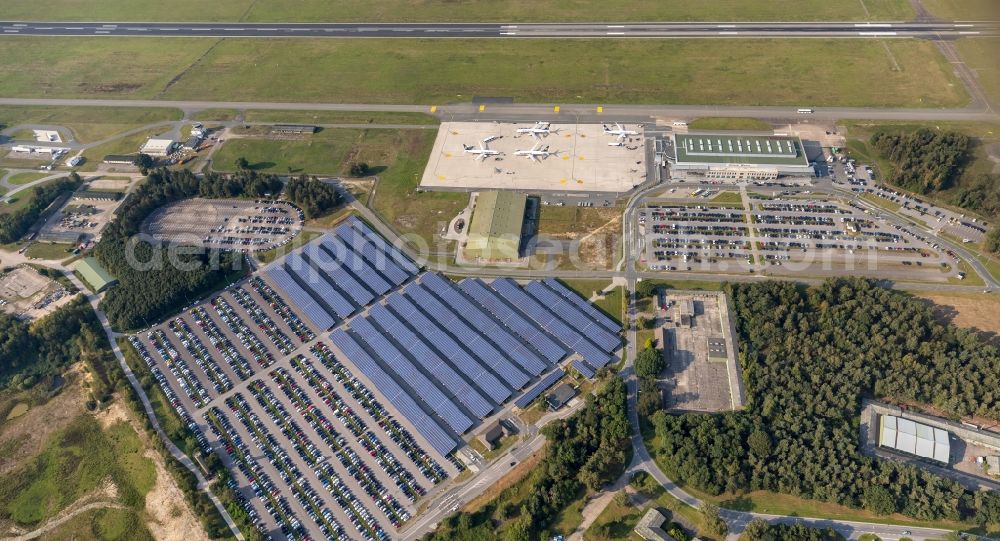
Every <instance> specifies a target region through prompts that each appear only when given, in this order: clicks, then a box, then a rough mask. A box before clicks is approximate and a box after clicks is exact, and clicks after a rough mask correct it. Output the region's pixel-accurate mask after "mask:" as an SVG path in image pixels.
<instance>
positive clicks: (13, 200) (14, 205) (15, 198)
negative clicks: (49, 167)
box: [0, 179, 56, 214]
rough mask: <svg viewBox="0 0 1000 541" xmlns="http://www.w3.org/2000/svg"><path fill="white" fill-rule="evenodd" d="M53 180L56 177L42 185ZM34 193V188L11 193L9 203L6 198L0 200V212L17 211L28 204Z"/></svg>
mask: <svg viewBox="0 0 1000 541" xmlns="http://www.w3.org/2000/svg"><path fill="white" fill-rule="evenodd" d="M53 180H56V179H52V180H48V181H45V182H43V183H42V185H45V184H49V183H50V182H52V181H53ZM34 193H35V190H34V188H30V189H27V190H22V191H20V192H18V193H17V194H15V195H12V196H11V197H10V202H9V203H8V202H7V199H4V200H3V201H0V214H9V213H11V212H15V211H18V210H20V209H22V208H24V207H26V206H28V203H30V202H31V200H32V199H34Z"/></svg>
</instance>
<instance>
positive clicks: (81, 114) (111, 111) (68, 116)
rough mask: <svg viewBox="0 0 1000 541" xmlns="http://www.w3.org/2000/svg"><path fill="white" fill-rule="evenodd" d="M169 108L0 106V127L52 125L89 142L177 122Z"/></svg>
mask: <svg viewBox="0 0 1000 541" xmlns="http://www.w3.org/2000/svg"><path fill="white" fill-rule="evenodd" d="M180 118H181V112H180V110H178V109H171V108H166V107H165V108H149V109H145V108H133V107H35V106H7V105H4V106H0V124H2V125H6V126H16V125H18V124H55V125H58V126H65V127H67V128H69V129H70V131H72V132H73V135H74V136H75V137H76V139H77V141H79V142H81V143H92V142H94V141H99V140H101V139H105V138H107V137H110V136H112V135H114V134H116V133H121V132H123V131H126V130H129V129H132V128H136V127H139V126H142V125H145V124H151V123H153V122H164V121H167V120H180Z"/></svg>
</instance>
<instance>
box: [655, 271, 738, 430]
mask: <svg viewBox="0 0 1000 541" xmlns="http://www.w3.org/2000/svg"><path fill="white" fill-rule="evenodd" d="M666 299H667V307H666V310H660V311H659V314H660V321H661V323H662V324H663V338H662V341H663V343H662V347H663V352H664V356H665V358H666V364H667V369H666V374H667V379H666V387H667V407H668V408H669V409H676V410H685V411H708V412H714V411H725V410H731V409H733V398H732V391H731V390H730V383H731V382H730V374H729V366H728V364H729V360H728V359H729V354H730V353H732V352H734V351H735V346H734V345H733V344H731V343H728V344H726V342H727V341H726V333H724V329H725V328H726V327H728V322H724V321H723V320H722V312H721V310H720V305H719V303H720V300H721V294H717V293H707V294H696V293H692V294H684V293H682V294H676V293H673V292H670V291H668V292H667V297H666ZM685 302H689V303H690V304H691V305H692V306H691V307H692V308H693V313H692V312H687V311H686V309H685V308H684V307H683V305H684V304H685ZM682 313H683V314H684V317H682V316H681V314H682ZM688 315H691V316H692V317H690V326H688V325H686V324H685V322H686V321H687V316H688ZM710 341H711V342H713V343H722V344H725V346H724V347H723V348H722V351H721V352H720V351H718V350H714V351H712V353H711V358H710V351H709V349H710ZM720 355H721V357H719V356H720ZM731 359H732V361H733V362H735V355H733V356H732V357H731ZM737 392H738V391H737Z"/></svg>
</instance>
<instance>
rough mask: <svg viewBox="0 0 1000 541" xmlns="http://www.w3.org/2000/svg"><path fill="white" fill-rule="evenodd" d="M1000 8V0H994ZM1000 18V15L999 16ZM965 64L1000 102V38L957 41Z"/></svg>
mask: <svg viewBox="0 0 1000 541" xmlns="http://www.w3.org/2000/svg"><path fill="white" fill-rule="evenodd" d="M994 4H995V5H996V6H998V10H1000V2H994ZM998 18H1000V16H998ZM955 47H956V48H957V49H958V54H959V56H961V57H962V60H963V61H964V62H965V65H966V66H968V67H969V69H971V70H972V71H974V72H975V73H976V76H977V77H978V79H979V84H980V86H981V87H982V89H983V92H985V93H986V96H987V97H988V98H989V99H990V100H991V101H992V102H993V103H1000V63H998V62H997V54H998V53H1000V38H978V39H969V38H966V39H962V40H959V41H956V42H955Z"/></svg>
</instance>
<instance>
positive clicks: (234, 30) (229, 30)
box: [223, 28, 243, 32]
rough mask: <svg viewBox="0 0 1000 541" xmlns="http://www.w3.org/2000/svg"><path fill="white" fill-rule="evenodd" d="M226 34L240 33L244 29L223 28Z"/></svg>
mask: <svg viewBox="0 0 1000 541" xmlns="http://www.w3.org/2000/svg"><path fill="white" fill-rule="evenodd" d="M223 30H225V31H226V32H239V31H240V30H243V29H242V28H223Z"/></svg>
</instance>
